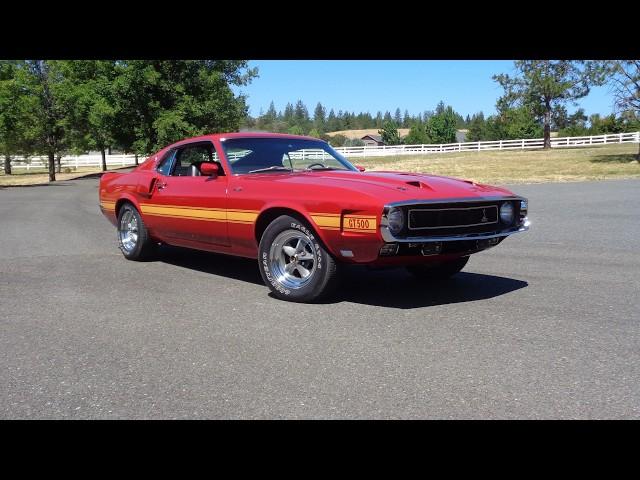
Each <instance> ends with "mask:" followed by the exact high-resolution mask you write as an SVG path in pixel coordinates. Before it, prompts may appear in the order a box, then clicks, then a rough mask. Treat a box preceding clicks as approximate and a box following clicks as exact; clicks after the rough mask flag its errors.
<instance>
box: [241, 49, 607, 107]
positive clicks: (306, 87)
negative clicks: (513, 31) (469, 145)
mask: <svg viewBox="0 0 640 480" xmlns="http://www.w3.org/2000/svg"><path fill="white" fill-rule="evenodd" d="M249 64H250V66H252V67H258V70H259V77H258V78H256V79H254V81H253V82H252V83H251V84H250V85H248V86H245V87H241V88H239V89H236V90H239V91H241V92H243V93H244V94H246V95H247V96H248V99H247V102H248V104H249V107H250V111H249V113H250V115H252V116H256V115H258V114H260V109H262V110H263V111H266V110H267V108H269V103H270V102H271V100H273V101H274V103H275V107H276V109H277V110H284V107H285V106H286V104H287V102H292V103H295V101H296V100H298V99H301V100H302V101H303V102H304V103H305V105H307V108H308V109H309V113H310V114H311V115H313V109H314V107H315V106H316V104H317V103H318V102H319V101H320V102H322V104H323V105H324V106H325V107H326V108H327V112H328V111H329V109H331V108H334V109H335V111H336V113H337V112H338V110H348V111H350V112H356V113H358V112H361V111H362V112H366V111H369V112H370V113H371V114H372V115H375V114H376V112H377V111H378V110H381V111H382V112H383V113H384V112H385V111H386V110H389V111H390V112H391V113H392V114H393V113H394V111H395V109H396V108H397V107H400V109H401V110H402V112H403V113H404V110H405V109H407V110H409V113H410V114H412V115H414V114H417V113H419V112H423V111H425V110H434V109H435V106H436V105H437V103H438V102H439V101H440V100H443V101H444V102H445V103H446V104H448V105H452V106H453V108H454V109H455V110H456V111H458V112H459V113H461V114H462V115H463V116H466V115H467V114H470V115H471V114H473V113H475V112H478V111H483V112H484V113H485V115H489V114H491V113H494V112H495V102H496V99H497V98H498V97H499V96H500V95H501V94H502V89H501V88H500V86H499V85H498V84H497V83H496V82H494V81H493V80H491V76H492V75H493V74H497V73H510V72H512V70H513V62H512V61H508V60H443V61H436V60H425V61H423V60H420V61H417V60H416V61H404V60H402V61H400V60H259V61H250V62H249ZM612 104H613V99H612V96H611V94H610V93H609V89H608V87H597V88H594V89H593V90H592V91H591V92H590V93H589V95H588V96H587V97H585V98H583V99H581V100H580V102H579V107H582V108H584V109H585V111H586V113H587V115H589V114H592V113H600V114H602V115H608V114H610V113H612V111H613V105H612ZM575 108H577V107H573V106H570V105H569V106H568V110H569V112H573V111H574V110H575Z"/></svg>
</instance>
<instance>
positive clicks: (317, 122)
mask: <svg viewBox="0 0 640 480" xmlns="http://www.w3.org/2000/svg"><path fill="white" fill-rule="evenodd" d="M325 115H326V110H325V108H324V107H323V106H322V104H321V103H320V102H318V104H317V105H316V109H315V110H314V111H313V127H314V129H316V130H317V131H318V132H324V131H325V126H326V125H325V122H326V118H325Z"/></svg>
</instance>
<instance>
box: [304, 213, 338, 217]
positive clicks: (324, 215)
mask: <svg viewBox="0 0 640 480" xmlns="http://www.w3.org/2000/svg"><path fill="white" fill-rule="evenodd" d="M309 215H311V216H314V215H318V216H320V217H339V216H340V214H339V213H325V212H316V213H309Z"/></svg>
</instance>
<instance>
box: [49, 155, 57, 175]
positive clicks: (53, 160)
mask: <svg viewBox="0 0 640 480" xmlns="http://www.w3.org/2000/svg"><path fill="white" fill-rule="evenodd" d="M49 181H50V182H55V181H56V156H55V154H54V153H53V152H49Z"/></svg>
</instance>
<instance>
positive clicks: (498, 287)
mask: <svg viewBox="0 0 640 480" xmlns="http://www.w3.org/2000/svg"><path fill="white" fill-rule="evenodd" d="M156 261H161V262H164V263H168V264H170V265H175V266H178V267H182V268H188V269H191V270H197V271H199V272H204V273H210V274H212V275H219V276H222V277H227V278H233V279H235V280H240V281H244V282H249V283H253V284H256V285H264V283H263V282H262V277H261V276H260V273H259V271H258V266H257V264H256V260H252V259H247V258H240V257H232V256H230V255H221V254H216V253H209V252H202V251H199V250H191V249H188V248H181V247H172V246H165V245H163V246H162V247H161V248H160V251H159V252H158V256H157V257H156ZM341 280H342V281H341V284H340V286H339V288H338V289H337V293H335V294H334V295H332V296H331V297H330V298H328V299H326V300H324V301H322V302H320V303H322V304H335V303H342V302H347V303H360V304H363V305H372V306H379V307H386V308H398V309H412V308H422V307H431V306H436V305H446V304H450V303H463V302H473V301H477V300H487V299H490V298H494V297H498V296H500V295H505V294H507V293H510V292H513V291H516V290H519V289H521V288H525V287H526V286H528V283H527V282H525V281H522V280H517V279H514V278H508V277H499V276H496V275H486V274H482V273H473V272H461V273H458V274H457V275H455V276H454V277H452V278H450V279H447V280H444V281H440V282H437V283H427V282H423V281H420V280H417V279H416V278H414V277H413V276H412V275H410V274H409V273H408V272H407V271H406V270H405V269H403V268H385V269H369V268H367V267H363V266H352V265H350V266H346V268H344V271H343V274H342V279H341ZM268 292H269V291H268V289H267V287H266V286H265V295H266V294H267V293H268ZM268 294H269V296H271V297H272V298H275V297H274V296H273V294H272V293H268Z"/></svg>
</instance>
